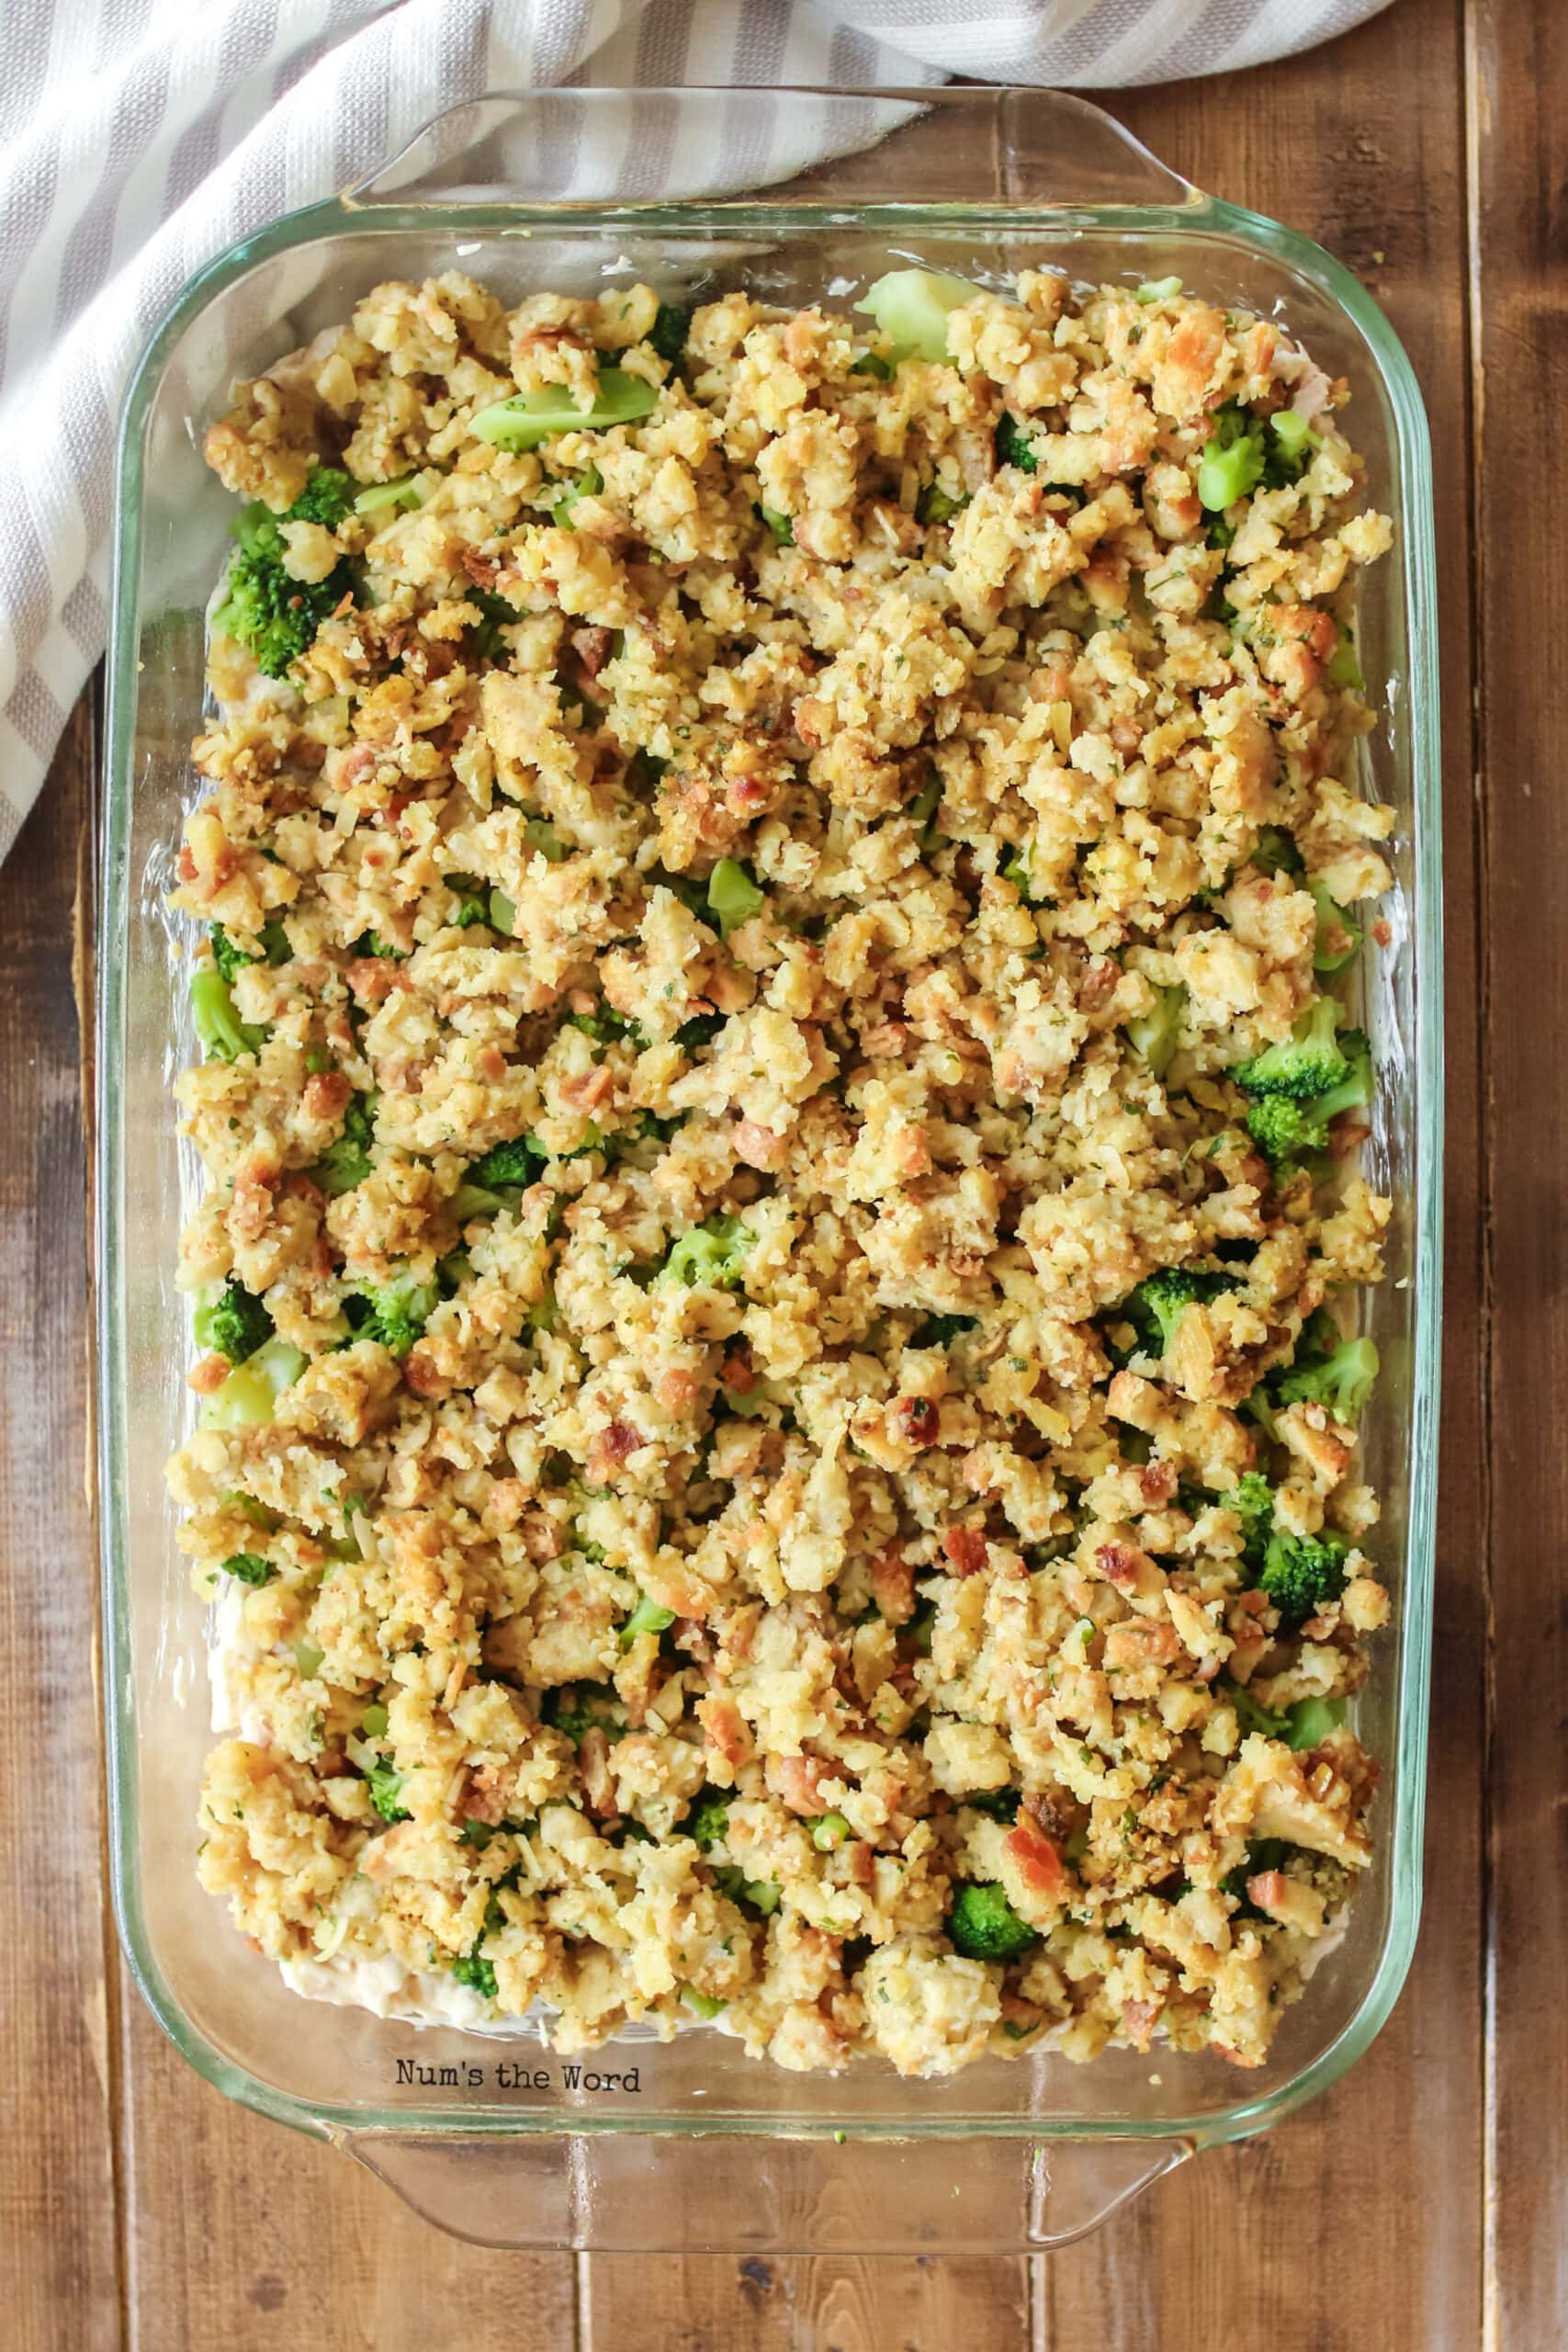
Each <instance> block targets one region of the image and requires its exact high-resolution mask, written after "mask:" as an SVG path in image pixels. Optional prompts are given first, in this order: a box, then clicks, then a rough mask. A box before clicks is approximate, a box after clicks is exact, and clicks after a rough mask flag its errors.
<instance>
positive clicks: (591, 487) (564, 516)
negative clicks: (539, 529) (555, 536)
mask: <svg viewBox="0 0 1568 2352" xmlns="http://www.w3.org/2000/svg"><path fill="white" fill-rule="evenodd" d="M603 489H604V475H603V474H602V473H601V472H600V470H599V469H598V467H597V466H590V467H588V468H587V469H586V471H584V472H583V473H581V474H580V475H579V476H578V478H577V480H576V481H574V482H573V483H572V485H571V488H570V490H567V491H563V492H562V493H561V495H560V496H559V497H558V499H557V501H556V503H555V504H554V505H553V506H552V507H551V509H550V513H551V514H552V515H553V516H554V517H555V520H556V521H557V522H558V524H559V525H560V527H561V529H562V530H563V531H570V529H571V528H572V520H571V510H572V508H573V507H574V506H575V505H576V504H577V502H578V500H579V499H580V498H597V497H598V495H599V492H601V491H602V490H603Z"/></svg>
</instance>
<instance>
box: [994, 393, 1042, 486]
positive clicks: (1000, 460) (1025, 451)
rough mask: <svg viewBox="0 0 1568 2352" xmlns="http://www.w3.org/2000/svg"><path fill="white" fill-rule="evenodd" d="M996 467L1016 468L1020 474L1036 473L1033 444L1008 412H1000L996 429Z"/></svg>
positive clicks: (1035, 454) (1038, 463)
mask: <svg viewBox="0 0 1568 2352" xmlns="http://www.w3.org/2000/svg"><path fill="white" fill-rule="evenodd" d="M996 450H997V465H998V469H999V468H1000V467H1002V466H1016V467H1017V468H1018V469H1019V471H1020V473H1023V474H1032V473H1037V472H1038V471H1039V468H1040V458H1039V455H1038V453H1037V452H1036V450H1035V447H1034V444H1033V442H1032V440H1031V439H1030V437H1029V435H1028V434H1027V433H1026V432H1025V431H1024V428H1023V426H1022V425H1021V424H1020V423H1019V421H1018V419H1017V417H1016V416H1014V415H1013V414H1012V413H1011V411H1010V410H1008V409H1004V410H1003V411H1002V421H1001V423H1000V424H998V427H997V439H996Z"/></svg>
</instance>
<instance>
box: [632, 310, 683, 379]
mask: <svg viewBox="0 0 1568 2352" xmlns="http://www.w3.org/2000/svg"><path fill="white" fill-rule="evenodd" d="M691 331H692V313H691V311H688V310H682V309H681V308H680V307H679V306H678V305H677V304H675V303H673V302H660V305H659V308H658V310H657V311H655V312H654V314H653V324H652V325H651V326H650V327H649V331H648V334H647V335H646V336H645V338H644V340H645V341H646V342H647V343H648V344H649V345H651V346H652V348H653V349H654V350H655V351H656V352H657V353H658V354H659V356H660V359H667V360H668V361H669V362H670V365H671V368H673V366H674V365H675V362H676V361H677V360H678V359H679V358H680V356H681V354H682V352H683V351H684V350H685V348H686V337H687V336H688V335H689V334H690V333H691Z"/></svg>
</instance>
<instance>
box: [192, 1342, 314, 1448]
mask: <svg viewBox="0 0 1568 2352" xmlns="http://www.w3.org/2000/svg"><path fill="white" fill-rule="evenodd" d="M304 1369H305V1358H304V1356H303V1355H302V1354H301V1352H300V1351H299V1349H298V1348H295V1347H290V1345H289V1344H288V1340H280V1339H278V1338H277V1336H276V1333H275V1334H274V1336H273V1337H272V1338H271V1339H270V1340H263V1342H262V1344H261V1346H260V1347H259V1348H258V1349H257V1350H256V1351H255V1353H254V1355H250V1356H247V1357H246V1358H245V1361H244V1363H237V1364H236V1365H235V1366H234V1369H233V1371H232V1372H231V1374H229V1377H228V1379H227V1380H226V1381H225V1382H224V1383H223V1385H222V1387H221V1388H215V1389H214V1390H213V1392H212V1394H211V1396H210V1397H204V1398H203V1399H202V1406H201V1416H200V1418H201V1426H202V1428H203V1429H204V1430H238V1429H255V1428H259V1427H261V1426H262V1425H263V1424H264V1423H265V1422H267V1421H270V1420H271V1419H272V1417H273V1415H274V1413H275V1412H276V1408H277V1400H278V1398H279V1397H281V1396H282V1395H283V1393H284V1391H285V1389H287V1388H291V1387H292V1386H293V1385H294V1383H295V1381H297V1380H298V1379H299V1374H301V1373H302V1372H303V1371H304Z"/></svg>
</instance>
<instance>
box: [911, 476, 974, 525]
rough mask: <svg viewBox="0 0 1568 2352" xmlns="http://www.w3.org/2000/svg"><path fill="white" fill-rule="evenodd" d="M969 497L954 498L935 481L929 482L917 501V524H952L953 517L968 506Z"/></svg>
mask: <svg viewBox="0 0 1568 2352" xmlns="http://www.w3.org/2000/svg"><path fill="white" fill-rule="evenodd" d="M968 503H969V500H968V497H967V495H965V496H964V497H963V498H953V497H952V496H950V494H949V493H948V492H946V491H945V490H942V489H939V487H938V486H937V484H936V483H935V482H934V481H931V482H928V483H927V484H926V486H925V488H924V490H922V491H921V492H920V494H919V497H918V498H917V499H916V501H915V520H916V522H917V523H951V522H952V520H953V516H954V515H956V514H958V513H960V512H961V510H962V509H963V508H964V507H965V506H967V505H968Z"/></svg>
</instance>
